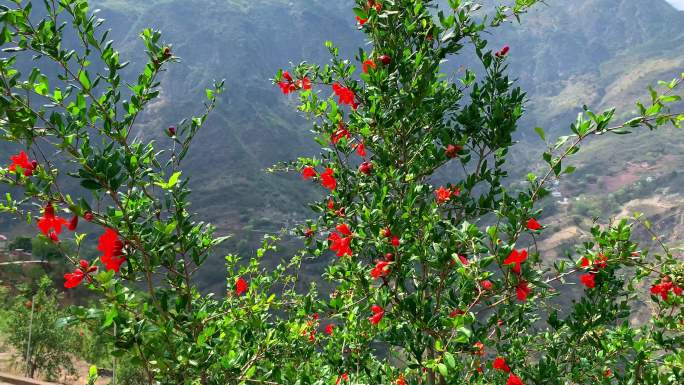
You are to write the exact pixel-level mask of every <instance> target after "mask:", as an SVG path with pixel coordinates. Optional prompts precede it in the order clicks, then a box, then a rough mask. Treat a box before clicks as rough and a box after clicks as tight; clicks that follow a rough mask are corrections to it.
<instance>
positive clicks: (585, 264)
mask: <svg viewBox="0 0 684 385" xmlns="http://www.w3.org/2000/svg"><path fill="white" fill-rule="evenodd" d="M606 266H608V257H606V256H605V255H604V254H603V253H599V254H598V255H597V256H596V258H595V259H594V262H593V263H592V262H591V261H589V258H587V257H582V260H581V261H580V267H582V268H583V269H589V272H588V273H587V274H582V275H580V282H582V284H583V285H584V286H586V287H587V288H588V289H593V288H595V287H596V274H598V272H599V270H601V269H603V268H605V267H606Z"/></svg>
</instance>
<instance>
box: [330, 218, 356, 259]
mask: <svg viewBox="0 0 684 385" xmlns="http://www.w3.org/2000/svg"><path fill="white" fill-rule="evenodd" d="M336 229H337V231H333V232H332V233H331V234H330V236H328V241H329V242H330V246H329V247H330V250H331V251H335V252H336V253H337V254H336V255H337V256H338V257H343V256H351V255H352V250H351V239H352V232H351V230H350V229H349V226H347V225H346V224H341V225H338V226H337V227H336Z"/></svg>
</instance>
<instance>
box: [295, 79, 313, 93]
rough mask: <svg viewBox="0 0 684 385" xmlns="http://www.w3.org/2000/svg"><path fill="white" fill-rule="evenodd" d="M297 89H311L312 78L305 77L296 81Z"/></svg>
mask: <svg viewBox="0 0 684 385" xmlns="http://www.w3.org/2000/svg"><path fill="white" fill-rule="evenodd" d="M295 85H296V86H297V89H303V90H310V89H311V79H309V78H308V77H306V76H305V77H303V78H301V79H299V80H297V81H296V82H295Z"/></svg>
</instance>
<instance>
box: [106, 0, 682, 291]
mask: <svg viewBox="0 0 684 385" xmlns="http://www.w3.org/2000/svg"><path fill="white" fill-rule="evenodd" d="M93 3H94V5H95V6H96V7H97V8H100V9H101V12H100V15H101V17H103V18H105V19H107V26H109V27H111V28H112V29H113V35H112V38H113V39H114V40H115V41H117V42H119V48H120V49H121V50H123V51H124V54H131V53H133V54H134V55H137V56H133V60H132V62H133V63H134V64H135V63H136V60H135V59H136V58H137V59H140V58H141V57H142V56H141V55H142V47H141V43H140V41H139V39H138V38H137V34H138V32H139V31H140V30H141V29H143V28H144V27H148V26H151V27H154V28H159V29H161V30H162V31H163V32H164V39H165V40H166V41H167V42H170V43H172V44H173V50H174V53H175V54H176V55H178V56H180V57H181V58H183V62H182V64H180V65H175V66H172V69H171V70H170V71H169V72H167V73H166V75H165V79H163V91H162V98H161V100H160V102H158V103H157V105H156V106H155V108H154V109H153V110H152V111H151V112H150V113H149V114H148V115H146V116H145V117H144V119H143V120H141V121H140V124H139V126H138V131H137V134H138V135H142V136H144V137H145V138H149V139H156V140H159V141H160V142H162V143H163V142H164V140H165V138H164V136H163V135H162V132H163V130H164V129H165V128H166V127H168V126H169V125H172V124H174V123H175V122H176V121H177V120H178V119H179V118H181V117H183V116H185V115H187V114H188V113H191V112H193V111H196V109H197V108H198V107H199V106H200V103H201V101H200V100H201V96H202V94H203V89H204V87H206V86H208V85H210V84H211V82H212V80H213V79H221V78H225V79H226V81H227V88H228V90H227V93H226V96H225V97H224V98H223V100H222V101H221V103H220V106H219V109H218V111H217V113H216V114H215V115H214V116H213V117H212V118H211V120H210V122H209V124H208V126H207V129H206V130H205V131H204V132H202V133H201V134H200V135H199V137H198V138H197V142H196V144H195V148H194V151H193V152H192V156H191V157H190V160H189V163H188V166H189V174H190V175H191V176H192V179H193V186H194V189H195V198H194V200H193V202H194V209H195V210H197V211H198V212H199V213H201V214H202V216H203V218H205V219H206V220H208V221H211V222H213V223H215V224H217V225H218V226H219V227H220V230H221V231H222V232H231V233H235V234H236V235H237V236H236V237H235V238H234V240H233V241H232V242H233V243H232V246H238V248H239V249H240V250H242V251H247V250H250V246H251V245H253V244H254V243H255V242H256V241H258V240H259V239H260V238H261V237H262V235H263V234H264V232H276V231H278V230H279V229H281V228H283V227H290V226H291V225H292V224H293V223H295V222H296V221H298V220H301V219H302V218H304V217H306V216H307V215H309V212H308V211H307V208H306V202H310V201H311V200H313V199H315V197H316V196H317V192H316V191H312V189H311V186H310V185H309V184H304V183H301V181H300V180H299V177H298V176H296V175H293V176H280V175H276V176H274V175H267V174H266V173H264V172H263V169H264V168H266V167H268V166H270V165H272V164H273V163H275V162H277V161H281V160H288V159H292V158H294V157H296V156H298V155H301V154H306V153H311V152H312V150H313V148H314V147H313V142H312V141H311V139H310V135H309V132H308V124H307V123H306V122H305V121H303V120H302V119H301V118H300V117H299V116H298V115H297V114H296V113H294V112H293V108H292V105H291V104H292V103H293V101H292V100H290V99H289V98H288V97H285V96H283V95H282V94H281V93H280V92H279V90H278V89H277V87H274V86H272V85H271V82H270V80H269V78H271V77H272V76H273V75H274V74H275V72H276V71H277V69H278V68H279V67H282V66H287V64H288V62H290V61H291V62H299V61H301V60H304V59H306V60H309V61H315V62H319V63H325V62H327V60H328V56H327V52H326V50H325V48H324V47H323V42H324V41H326V40H333V41H334V42H335V43H336V44H337V45H338V46H340V47H341V49H342V51H343V52H346V53H347V54H349V55H348V56H350V57H351V55H353V53H354V52H355V49H356V47H362V46H364V41H363V34H362V33H360V32H358V31H356V26H355V20H354V15H353V13H352V12H351V9H350V5H351V4H352V2H351V1H349V0H343V1H330V0H288V1H286V0H148V1H139V0H97V1H93ZM546 3H547V4H548V6H545V5H540V6H539V7H537V8H536V9H535V10H533V11H532V12H530V14H528V15H525V16H523V17H522V24H521V25H518V24H515V25H509V26H505V27H503V28H501V29H499V30H496V31H495V33H494V34H493V35H492V36H491V40H492V42H493V45H494V46H495V47H497V46H500V45H502V44H504V43H506V44H510V45H511V48H512V51H511V55H510V62H511V66H510V70H511V73H512V74H513V76H514V77H517V78H518V79H519V82H520V83H521V85H522V86H523V87H524V88H525V89H526V90H527V91H528V96H529V103H528V109H529V111H530V114H529V116H528V117H527V118H526V119H525V120H524V122H523V124H522V125H521V127H520V132H519V138H520V140H521V142H522V143H521V144H520V145H519V146H518V150H517V151H516V153H515V154H514V157H513V158H514V159H515V160H516V162H518V163H519V164H522V163H524V164H528V163H529V162H530V161H536V160H537V159H538V158H539V157H538V154H539V153H540V152H541V150H542V147H541V142H540V141H539V139H538V138H537V136H536V134H535V133H534V131H533V128H534V127H536V126H542V127H545V128H546V129H547V131H548V132H552V133H554V134H560V133H564V132H566V131H567V127H568V126H569V123H570V122H571V121H572V120H574V116H575V114H576V113H577V112H578V111H579V108H580V107H581V106H582V104H587V105H590V106H593V107H595V108H597V109H598V108H601V107H608V106H613V105H615V106H618V107H619V108H620V111H622V112H623V113H628V112H629V111H630V110H631V108H632V102H633V101H634V100H635V99H636V98H638V97H641V96H644V95H646V93H645V91H644V90H645V87H646V85H647V84H650V83H653V82H655V81H656V80H658V79H668V78H671V77H673V76H675V75H676V74H678V73H680V72H682V71H684V28H682V27H684V13H683V12H679V11H676V10H675V9H674V8H673V7H672V6H671V5H669V4H668V3H667V2H666V1H665V0H649V1H643V0H574V1H564V0H563V1H561V0H548V1H546ZM459 60H461V59H460V58H459ZM137 64H138V68H139V66H140V62H139V61H138V62H137ZM461 64H463V63H456V62H454V63H449V64H448V68H452V69H454V70H458V67H459V66H460V65H461ZM133 67H135V65H133ZM615 143H620V146H637V145H638V150H636V149H635V151H631V152H629V153H625V152H624V151H622V153H623V154H626V155H629V157H630V160H632V161H634V162H642V161H643V160H645V159H646V158H648V160H649V161H651V162H654V163H657V162H659V161H660V159H661V158H662V155H663V154H662V153H660V146H661V145H663V143H665V144H667V148H668V151H675V153H676V152H677V151H679V153H681V149H682V147H681V144H682V143H684V141H683V140H682V135H681V132H680V131H676V132H671V133H657V134H655V135H648V136H640V137H639V139H638V141H635V139H634V138H629V137H628V138H619V139H618V138H605V140H604V141H599V142H597V143H596V144H594V145H593V146H592V147H594V149H596V150H598V151H599V153H598V155H597V156H594V155H592V157H585V158H583V155H580V156H579V158H578V161H579V162H580V164H582V165H583V166H584V167H581V168H580V169H579V170H578V173H577V175H576V177H575V178H577V179H576V180H575V181H577V180H583V179H582V178H585V177H586V175H588V174H592V175H593V177H594V178H596V180H600V179H602V178H605V177H610V176H612V173H619V172H620V170H621V168H620V166H615V165H613V166H609V165H610V164H613V163H614V162H615V161H616V160H617V161H618V162H623V163H624V159H616V158H615V157H614V156H613V154H611V151H612V148H614V147H611V146H614V145H615ZM668 159H669V160H668V162H674V163H672V164H673V165H674V166H675V168H677V166H682V162H684V159H682V158H681V157H676V158H668ZM512 169H514V170H515V169H516V167H515V165H514V166H513V167H512ZM675 180H676V181H681V180H680V179H676V178H675V179H673V180H672V181H675ZM677 183H679V182H677ZM680 187H681V185H680ZM561 189H566V190H567V191H568V193H572V192H573V190H572V189H571V188H567V187H565V185H562V186H561ZM591 191H595V192H594V195H591V197H592V198H591V199H598V197H597V194H598V193H599V192H600V191H599V190H591ZM566 196H567V193H566ZM556 209H558V208H556ZM601 209H604V208H603V207H602V208H601ZM674 209H675V210H681V209H682V208H681V206H677V207H675V208H674ZM606 213H611V212H610V210H607V211H606ZM216 263H217V264H220V263H221V258H218V257H217V259H216ZM213 272H214V274H216V276H215V277H210V278H208V280H209V281H212V282H213V281H214V280H218V277H220V276H221V274H220V269H218V270H217V269H213ZM216 283H217V284H220V282H216Z"/></svg>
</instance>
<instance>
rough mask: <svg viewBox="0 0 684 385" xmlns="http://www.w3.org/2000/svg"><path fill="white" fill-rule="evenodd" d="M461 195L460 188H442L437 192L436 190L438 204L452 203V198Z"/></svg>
mask: <svg viewBox="0 0 684 385" xmlns="http://www.w3.org/2000/svg"><path fill="white" fill-rule="evenodd" d="M460 193H461V188H460V187H455V188H453V189H452V188H446V187H444V186H441V187H439V188H438V189H437V190H435V199H436V200H437V204H442V203H446V202H448V201H450V200H451V196H455V197H457V196H458V195H459V194H460Z"/></svg>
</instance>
